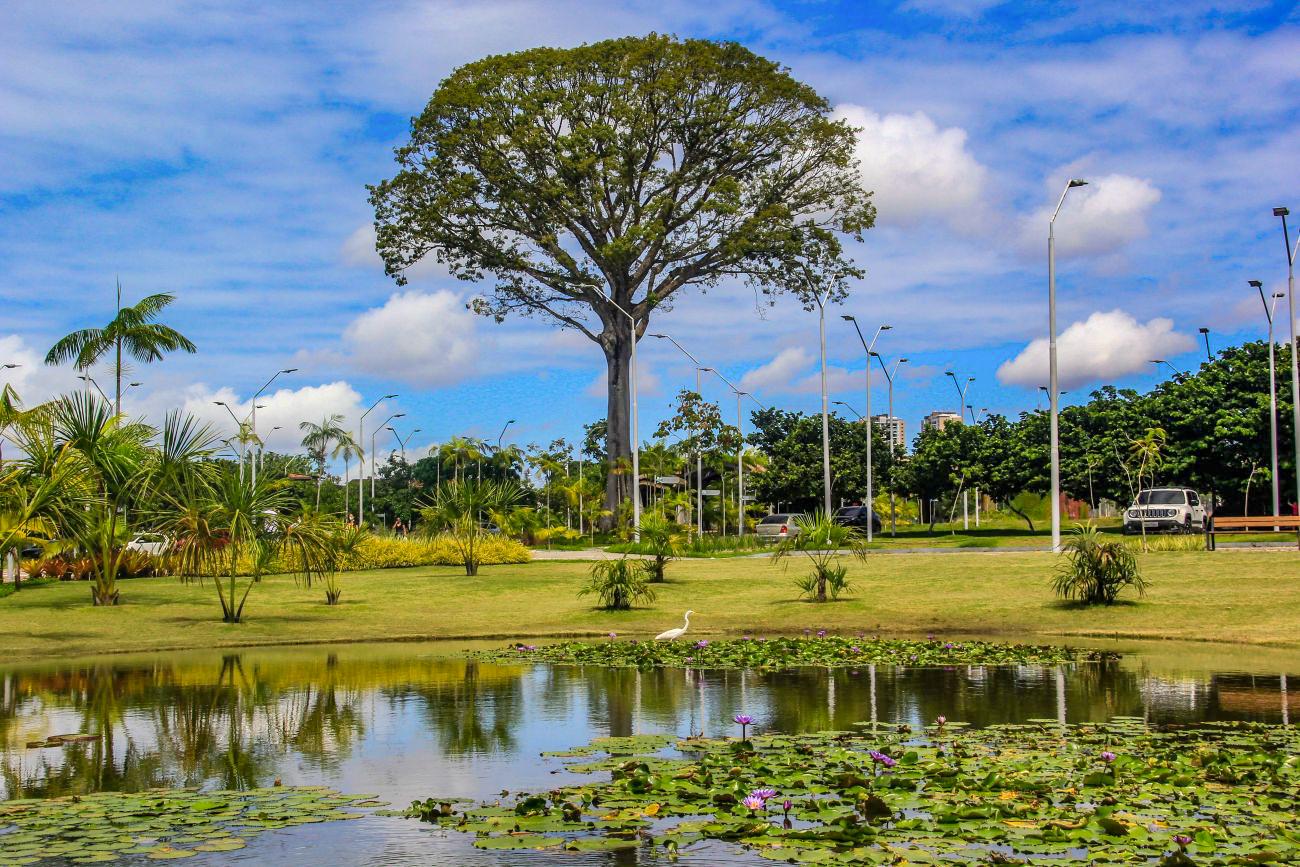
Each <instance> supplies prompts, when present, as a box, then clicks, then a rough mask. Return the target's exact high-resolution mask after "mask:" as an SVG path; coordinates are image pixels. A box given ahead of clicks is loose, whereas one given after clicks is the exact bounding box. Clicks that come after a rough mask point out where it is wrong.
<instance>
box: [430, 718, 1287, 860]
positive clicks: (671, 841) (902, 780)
mask: <svg viewBox="0 0 1300 867" xmlns="http://www.w3.org/2000/svg"><path fill="white" fill-rule="evenodd" d="M630 741H631V739H619V741H616V742H606V745H607V746H608V747H609V748H610V749H617V750H618V751H619V752H618V754H611V753H608V752H605V751H604V750H603V749H602V748H601V746H600V745H599V744H597V743H593V744H591V745H588V746H587V747H584V748H580V749H576V750H571V751H566V754H565V755H566V757H567V758H566V761H567V763H568V764H569V765H573V764H574V763H578V765H579V766H580V767H584V768H587V769H589V770H590V772H591V773H593V774H600V775H601V776H602V779H600V780H598V781H594V782H591V783H587V784H585V785H575V786H568V787H562V788H558V789H554V790H552V791H549V792H546V793H544V794H542V793H516V794H515V795H513V796H512V798H513V803H512V801H511V800H510V799H507V800H505V801H501V802H495V803H493V804H485V805H481V806H473V805H466V804H464V803H460V804H456V805H455V806H454V809H452V810H451V811H450V812H444V811H443V810H442V809H437V810H430V811H421V810H419V809H415V810H413V811H412V812H410V813H408V815H412V816H418V817H420V818H423V819H424V820H426V821H430V822H434V823H436V824H439V825H441V826H443V827H448V828H457V829H460V830H464V831H472V832H474V833H476V834H478V835H479V836H477V837H476V839H475V841H474V845H476V846H479V847H480V848H501V849H509V848H529V849H537V848H545V847H550V846H556V847H558V846H563V848H564V849H566V850H569V851H583V850H590V849H599V848H622V847H625V846H626V847H631V846H636V845H646V844H652V845H654V846H656V847H661V848H662V849H663V850H665V851H666V852H667V853H669V854H670V855H672V854H676V853H678V852H681V853H682V854H685V853H686V852H687V851H689V847H690V846H691V844H692V843H695V842H697V841H701V840H714V841H723V842H725V843H727V844H730V845H734V846H739V847H742V848H745V849H752V850H754V851H755V852H756V853H757V854H758V855H761V856H762V857H764V858H767V859H771V860H774V861H780V862H787V863H793V864H892V863H904V862H906V863H913V864H944V863H953V862H956V863H1044V864H1049V863H1050V864H1053V865H1059V864H1085V863H1086V864H1096V863H1150V864H1160V865H1188V864H1241V865H1250V864H1274V863H1281V864H1300V816H1297V813H1296V810H1295V805H1296V802H1297V799H1298V798H1300V732H1297V730H1296V729H1294V728H1291V727H1287V726H1268V725H1263V724H1256V723H1209V724H1203V725H1196V726H1188V727H1185V728H1180V727H1169V728H1164V729H1159V730H1156V729H1149V728H1147V727H1146V726H1145V725H1144V724H1143V723H1142V721H1141V720H1140V719H1132V718H1117V719H1113V720H1111V721H1110V722H1108V723H1104V724H1084V725H1071V726H1065V725H1060V724H1057V723H1056V722H1055V721H1042V722H1036V723H1028V724H1023V725H1000V726H990V727H988V728H983V729H974V728H969V727H965V726H961V725H957V724H955V723H951V722H949V723H946V724H945V725H942V726H930V727H927V728H926V729H924V730H923V731H921V732H918V733H915V734H913V733H911V732H899V731H897V730H894V729H891V731H890V732H889V733H882V732H881V731H878V730H862V731H858V732H819V733H815V734H808V735H768V736H753V737H751V738H750V739H749V740H748V741H746V742H743V743H742V742H740V741H738V740H736V739H704V738H691V739H689V740H681V741H678V742H677V743H676V744H675V745H674V748H675V752H674V751H672V750H665V749H664V748H663V746H662V744H661V743H660V742H657V741H656V740H654V739H652V738H643V739H642V740H641V742H640V743H639V746H640V749H641V752H640V753H639V754H637V755H629V754H628V753H627V752H626V750H627V749H628V748H629V747H631V746H632V745H633V742H630ZM593 759H595V761H593ZM597 766H599V770H596V767H597ZM520 805H526V809H525V812H526V813H528V815H527V816H525V817H521V816H519V815H518V814H517V813H516V809H518V808H519V806H520ZM413 807H419V804H416V805H413ZM525 823H526V824H525Z"/></svg>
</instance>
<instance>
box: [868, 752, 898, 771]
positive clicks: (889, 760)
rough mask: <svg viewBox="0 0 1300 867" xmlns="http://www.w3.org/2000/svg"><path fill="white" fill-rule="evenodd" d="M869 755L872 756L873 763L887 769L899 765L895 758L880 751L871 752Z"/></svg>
mask: <svg viewBox="0 0 1300 867" xmlns="http://www.w3.org/2000/svg"><path fill="white" fill-rule="evenodd" d="M867 755H869V756H871V760H872V761H873V762H875V763H876V764H878V765H881V766H883V767H885V768H892V767H894V766H895V765H897V764H898V760H897V759H895V758H894V757H893V756H887V755H885V754H884V753H882V752H880V751H878V750H869V751H868V752H867Z"/></svg>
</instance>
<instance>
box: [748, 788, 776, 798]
mask: <svg viewBox="0 0 1300 867" xmlns="http://www.w3.org/2000/svg"><path fill="white" fill-rule="evenodd" d="M749 796H750V797H751V798H762V799H763V800H764V801H770V800H772V799H773V798H775V797H776V789H766V788H764V789H755V790H754V791H752V792H750V793H749Z"/></svg>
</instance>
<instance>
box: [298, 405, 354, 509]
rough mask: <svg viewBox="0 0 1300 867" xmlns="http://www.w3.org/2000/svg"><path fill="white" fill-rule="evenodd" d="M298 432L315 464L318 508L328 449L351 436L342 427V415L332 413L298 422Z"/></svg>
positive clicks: (303, 445)
mask: <svg viewBox="0 0 1300 867" xmlns="http://www.w3.org/2000/svg"><path fill="white" fill-rule="evenodd" d="M298 430H300V431H303V432H304V436H303V438H302V447H303V448H305V449H306V450H307V454H308V455H309V456H311V459H312V461H314V462H315V464H316V508H317V509H319V508H320V486H321V481H322V480H323V479H324V478H325V458H326V456H327V455H328V454H329V451H330V447H331V446H333V445H334V444H335V443H337V442H338V441H339V440H340V439H343V438H345V437H349V436H351V434H349V433H348V432H347V430H345V429H344V427H343V414H342V413H337V412H336V413H334V414H333V415H329V416H326V417H325V418H322V419H321V420H320V424H316V423H315V422H311V421H304V422H299V424H298Z"/></svg>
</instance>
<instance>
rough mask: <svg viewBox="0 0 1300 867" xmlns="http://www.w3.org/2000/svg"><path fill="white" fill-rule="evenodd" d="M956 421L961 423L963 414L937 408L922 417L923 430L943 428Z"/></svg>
mask: <svg viewBox="0 0 1300 867" xmlns="http://www.w3.org/2000/svg"><path fill="white" fill-rule="evenodd" d="M954 422H956V423H957V424H961V416H959V415H957V413H955V412H947V411H945V410H942V409H936V410H935V411H934V412H932V413H930V414H929V415H927V416H926V417H925V418H923V419H921V430H929V429H930V428H938V429H939V430H943V429H944V428H946V427H947V426H948V425H950V424H952V423H954Z"/></svg>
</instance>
